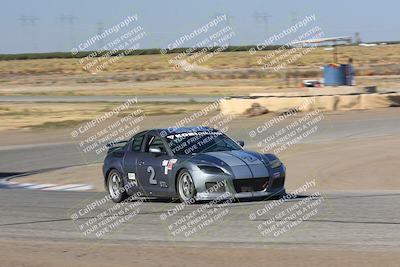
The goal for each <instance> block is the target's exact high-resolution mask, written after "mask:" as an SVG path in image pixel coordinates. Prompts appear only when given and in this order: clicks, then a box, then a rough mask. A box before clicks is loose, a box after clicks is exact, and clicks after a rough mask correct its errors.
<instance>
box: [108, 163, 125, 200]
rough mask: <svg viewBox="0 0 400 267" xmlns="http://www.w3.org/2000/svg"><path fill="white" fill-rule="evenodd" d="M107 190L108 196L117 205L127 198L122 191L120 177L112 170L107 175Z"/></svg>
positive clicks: (122, 186) (122, 185) (122, 183)
mask: <svg viewBox="0 0 400 267" xmlns="http://www.w3.org/2000/svg"><path fill="white" fill-rule="evenodd" d="M107 189H108V194H109V195H110V197H111V199H112V201H114V202H115V203H119V202H121V201H123V200H125V199H126V198H128V194H127V193H126V191H125V190H124V181H123V180H122V175H121V174H120V173H119V172H118V171H117V170H112V171H110V173H109V174H108V177H107Z"/></svg>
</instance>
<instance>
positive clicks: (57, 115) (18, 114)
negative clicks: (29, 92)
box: [0, 103, 205, 131]
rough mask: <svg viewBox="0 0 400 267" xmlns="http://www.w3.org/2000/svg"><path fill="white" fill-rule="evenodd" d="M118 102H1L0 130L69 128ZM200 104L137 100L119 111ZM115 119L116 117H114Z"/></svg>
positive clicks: (188, 108) (158, 111)
mask: <svg viewBox="0 0 400 267" xmlns="http://www.w3.org/2000/svg"><path fill="white" fill-rule="evenodd" d="M120 104H121V103H76V104H75V103H40V104H31V103H11V104H0V119H1V121H2V123H1V124H0V131H4V130H11V129H30V128H36V129H48V128H71V127H75V126H78V125H80V124H81V123H83V122H85V121H89V120H93V119H94V118H96V117H98V116H100V115H103V114H104V113H106V112H108V111H111V110H112V109H113V108H115V107H116V106H118V105H120ZM204 105H205V104H201V103H157V104H154V103H152V104H151V105H148V104H146V103H140V104H137V105H133V106H131V107H130V108H129V109H126V110H124V111H123V112H121V113H120V114H119V115H118V117H121V116H126V115H128V114H130V113H132V112H134V111H135V110H138V109H140V110H142V111H143V113H144V114H145V115H146V116H153V115H168V114H182V113H191V112H195V111H197V110H200V109H202V108H203V107H204ZM116 119H117V118H116Z"/></svg>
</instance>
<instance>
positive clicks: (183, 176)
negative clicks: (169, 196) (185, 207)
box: [176, 169, 196, 202]
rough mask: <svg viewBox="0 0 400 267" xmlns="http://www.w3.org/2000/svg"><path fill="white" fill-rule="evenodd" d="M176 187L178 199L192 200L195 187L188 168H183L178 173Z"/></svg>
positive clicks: (183, 200) (194, 194)
mask: <svg viewBox="0 0 400 267" xmlns="http://www.w3.org/2000/svg"><path fill="white" fill-rule="evenodd" d="M176 187H177V188H176V189H177V192H178V196H179V199H180V200H181V201H182V202H192V201H193V202H194V200H195V196H196V187H195V185H194V182H193V178H192V175H191V174H190V172H189V171H188V170H186V169H184V170H182V171H181V172H180V173H179V175H178V181H177V186H176Z"/></svg>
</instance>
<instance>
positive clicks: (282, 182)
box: [271, 177, 285, 189]
mask: <svg viewBox="0 0 400 267" xmlns="http://www.w3.org/2000/svg"><path fill="white" fill-rule="evenodd" d="M284 185H285V177H279V178H276V179H274V180H273V181H272V185H271V189H276V188H280V187H283V186H284Z"/></svg>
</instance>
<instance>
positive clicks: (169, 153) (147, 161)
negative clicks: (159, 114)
mask: <svg viewBox="0 0 400 267" xmlns="http://www.w3.org/2000/svg"><path fill="white" fill-rule="evenodd" d="M243 146H244V143H243V142H242V141H238V142H235V141H233V140H232V139H230V138H229V137H228V136H226V135H225V134H223V133H222V132H220V131H217V130H215V129H212V128H208V127H200V126H199V127H187V128H177V129H153V130H148V131H144V132H141V133H138V134H136V135H135V136H133V137H132V138H131V139H130V140H128V141H123V142H118V143H114V144H111V145H110V148H109V150H108V153H107V156H106V158H105V159H104V165H103V174H104V184H105V188H106V189H107V191H108V192H109V194H110V197H111V198H112V200H113V201H114V202H121V201H123V200H124V199H126V198H127V197H129V196H130V195H133V194H135V193H138V192H141V195H144V196H146V197H158V198H179V199H180V200H181V201H184V202H187V201H197V200H213V199H217V198H221V196H229V197H230V198H254V197H270V196H280V195H283V194H285V188H284V184H285V174H286V169H285V167H284V165H283V164H282V163H281V161H280V160H279V159H278V158H277V157H276V156H275V155H273V154H260V153H257V152H252V151H248V150H244V149H243V148H242V147H243Z"/></svg>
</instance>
